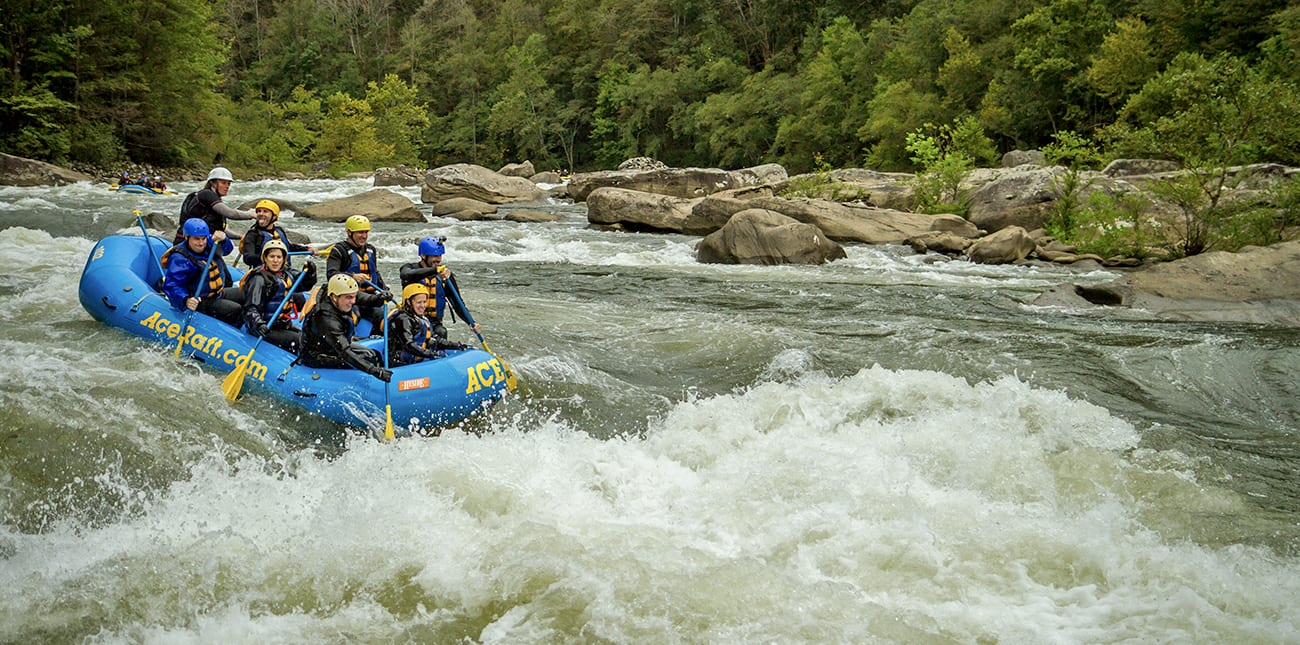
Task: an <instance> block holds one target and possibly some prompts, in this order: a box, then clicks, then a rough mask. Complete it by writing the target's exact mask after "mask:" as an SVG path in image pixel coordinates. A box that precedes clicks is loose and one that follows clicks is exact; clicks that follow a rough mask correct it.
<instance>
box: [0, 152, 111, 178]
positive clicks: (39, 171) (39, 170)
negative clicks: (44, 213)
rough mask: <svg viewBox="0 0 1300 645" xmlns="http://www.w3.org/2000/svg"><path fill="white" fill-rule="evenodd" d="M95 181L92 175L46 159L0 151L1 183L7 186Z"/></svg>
mask: <svg viewBox="0 0 1300 645" xmlns="http://www.w3.org/2000/svg"><path fill="white" fill-rule="evenodd" d="M79 181H85V182H91V181H94V178H92V177H91V176H90V175H87V174H85V173H80V172H77V171H75V170H68V169H67V168H60V167H58V166H55V165H53V164H48V163H45V162H44V161H36V160H35V159H24V158H23V157H15V156H13V155H7V154H4V153H3V152H0V184H4V185H6V186H64V185H67V184H75V183H77V182H79Z"/></svg>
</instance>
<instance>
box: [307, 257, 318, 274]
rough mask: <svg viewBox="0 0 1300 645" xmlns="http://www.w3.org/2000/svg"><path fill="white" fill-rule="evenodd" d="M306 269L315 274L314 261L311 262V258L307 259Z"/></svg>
mask: <svg viewBox="0 0 1300 645" xmlns="http://www.w3.org/2000/svg"><path fill="white" fill-rule="evenodd" d="M306 271H307V273H310V274H312V275H315V274H316V263H315V262H312V261H311V260H307V269H306Z"/></svg>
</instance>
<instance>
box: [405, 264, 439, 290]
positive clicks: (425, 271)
mask: <svg viewBox="0 0 1300 645" xmlns="http://www.w3.org/2000/svg"><path fill="white" fill-rule="evenodd" d="M398 275H399V277H400V278H401V280H402V286H403V287H405V286H406V285H408V284H412V283H415V282H420V281H421V280H425V279H427V278H432V277H433V276H435V275H438V267H436V266H433V267H426V266H421V265H420V263H419V262H412V263H410V264H403V265H402V268H401V269H399V270H398Z"/></svg>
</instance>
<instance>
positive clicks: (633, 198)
mask: <svg viewBox="0 0 1300 645" xmlns="http://www.w3.org/2000/svg"><path fill="white" fill-rule="evenodd" d="M699 201H700V200H698V199H682V198H680V197H672V196H670V195H657V194H654V193H645V192H641V191H639V190H627V189H624V188H597V189H596V190H594V191H592V192H591V194H590V195H588V196H587V221H588V222H591V223H592V224H602V225H620V226H622V227H624V228H627V229H632V230H649V231H670V232H674V233H680V232H682V227H683V224H684V223H685V222H686V218H687V217H688V216H690V214H691V208H692V207H693V206H695V204H696V203H697V202H699Z"/></svg>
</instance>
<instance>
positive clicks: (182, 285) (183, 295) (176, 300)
mask: <svg viewBox="0 0 1300 645" xmlns="http://www.w3.org/2000/svg"><path fill="white" fill-rule="evenodd" d="M196 270H197V267H195V266H194V263H193V262H190V259H189V258H187V257H185V255H184V254H183V253H180V252H176V251H173V252H172V254H171V256H170V257H169V259H168V260H167V279H166V280H164V281H163V293H164V294H166V295H167V300H168V301H169V302H171V303H172V306H173V307H175V308H177V309H184V308H185V301H186V300H187V299H189V298H190V297H192V296H193V295H194V294H193V288H192V287H190V286H188V285H189V282H190V278H191V277H192V276H193V275H194V272H195V271H196Z"/></svg>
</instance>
